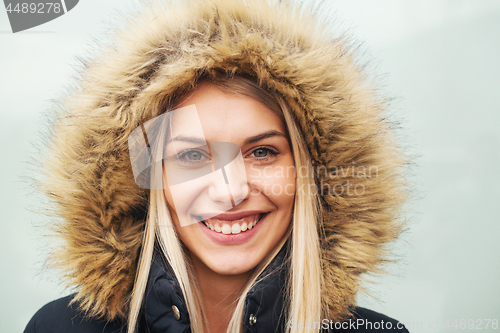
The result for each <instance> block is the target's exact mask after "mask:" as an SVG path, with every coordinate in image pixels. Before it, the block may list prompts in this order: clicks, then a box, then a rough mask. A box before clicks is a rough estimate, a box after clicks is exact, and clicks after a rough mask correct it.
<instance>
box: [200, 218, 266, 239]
mask: <svg viewBox="0 0 500 333" xmlns="http://www.w3.org/2000/svg"><path fill="white" fill-rule="evenodd" d="M259 217H260V215H257V217H256V220H255V221H253V222H248V223H247V222H246V221H245V220H243V219H241V220H239V221H240V223H241V222H242V223H241V224H240V223H238V222H236V221H238V220H236V221H234V222H233V223H231V224H228V223H224V222H222V220H215V221H214V220H212V221H210V220H208V221H205V225H206V226H207V228H209V229H210V230H212V231H215V232H218V233H223V234H224V235H230V234H233V235H235V234H239V233H240V232H243V231H246V230H251V229H252V228H253V227H255V225H256V224H257V222H259ZM210 222H215V223H214V224H212V223H210ZM221 223H222V227H221Z"/></svg>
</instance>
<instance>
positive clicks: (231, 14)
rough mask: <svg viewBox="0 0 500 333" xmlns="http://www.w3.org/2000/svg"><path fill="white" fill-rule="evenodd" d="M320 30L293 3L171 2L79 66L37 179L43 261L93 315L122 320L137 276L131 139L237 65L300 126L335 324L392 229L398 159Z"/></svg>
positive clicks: (342, 50)
mask: <svg viewBox="0 0 500 333" xmlns="http://www.w3.org/2000/svg"><path fill="white" fill-rule="evenodd" d="M327 25H328V24H327V22H324V21H322V20H320V19H318V15H317V13H316V14H315V13H314V10H312V11H308V10H305V9H300V8H299V7H297V6H294V5H292V4H291V2H290V1H274V0H186V1H183V2H181V1H175V2H174V1H169V2H167V3H166V4H162V5H153V6H152V7H151V8H149V9H147V10H145V11H144V12H143V14H141V15H140V16H138V17H137V18H135V19H133V20H131V21H130V22H129V28H128V30H126V31H122V32H120V33H119V34H118V39H117V42H116V44H115V45H114V46H113V47H109V48H107V49H106V50H104V51H103V52H102V53H101V55H100V56H99V57H97V58H96V59H95V60H94V61H91V62H89V63H87V64H85V69H84V71H83V74H82V77H81V80H80V82H79V88H78V89H77V90H76V91H75V92H74V93H73V94H72V95H71V96H70V97H69V98H67V99H66V100H65V101H64V102H63V106H64V111H63V112H61V113H60V114H59V116H58V119H57V121H56V122H55V125H54V128H53V133H52V141H51V143H50V147H49V149H50V153H49V157H48V158H47V160H46V161H45V163H44V170H45V178H44V181H43V183H42V185H43V189H44V190H45V191H46V193H47V194H48V195H49V196H50V198H51V199H52V201H53V202H54V207H53V211H54V212H55V213H56V214H57V216H58V217H59V218H60V219H59V223H58V224H57V229H56V230H57V232H58V234H59V235H60V236H61V237H62V238H63V240H64V244H63V246H62V247H61V248H60V251H57V252H55V253H54V255H53V257H52V258H53V263H54V264H55V265H56V266H58V267H60V268H62V269H63V270H64V272H65V278H66V280H67V282H68V284H69V285H72V286H74V287H76V288H77V290H78V295H77V298H76V299H78V300H79V302H80V304H81V308H82V309H83V310H85V311H86V312H87V313H88V314H89V315H90V316H93V317H105V318H108V319H113V318H117V317H120V316H124V315H126V313H125V311H126V309H127V302H128V300H129V296H130V292H131V290H132V287H133V283H134V278H135V271H136V263H137V258H138V254H139V249H140V246H141V242H142V239H143V230H144V221H145V216H146V210H147V202H148V190H145V189H142V188H140V187H138V186H137V185H136V183H135V182H134V176H133V172H132V169H131V163H130V157H129V151H128V144H127V140H128V137H129V134H130V133H131V132H132V131H133V130H134V129H135V128H136V127H138V126H140V124H142V123H144V122H146V121H147V120H149V119H151V118H153V117H155V116H158V115H159V114H161V113H162V112H164V110H165V108H166V107H168V106H169V105H170V104H171V103H173V101H176V100H177V99H178V98H179V96H182V95H183V94H184V93H185V92H186V91H188V90H190V89H191V88H192V87H193V86H194V85H195V84H196V82H197V80H198V79H199V78H200V77H202V76H204V77H210V76H221V75H222V76H230V75H234V74H242V75H249V76H252V77H256V78H257V81H258V82H259V84H260V85H261V86H262V87H264V88H265V89H269V90H272V91H275V92H276V93H277V94H279V95H280V96H282V97H283V99H284V101H285V102H286V103H287V104H288V105H289V107H290V109H291V111H292V113H293V115H294V117H295V120H296V122H297V124H298V125H299V128H300V131H301V133H302V135H303V137H304V139H305V142H306V143H307V146H308V149H309V154H310V156H311V159H312V164H313V166H314V167H315V171H317V172H316V179H317V185H318V188H319V189H320V190H321V189H323V193H322V195H321V204H322V225H320V228H319V230H320V232H321V234H322V236H321V248H322V256H323V258H322V259H323V260H322V263H323V272H324V280H325V284H326V287H325V290H324V291H323V293H322V294H323V300H324V302H325V303H326V304H328V305H329V308H330V309H332V315H331V316H330V317H331V318H332V319H334V318H340V317H341V316H342V315H344V314H345V312H346V311H348V310H347V309H348V307H349V305H352V304H353V303H354V300H355V294H356V292H357V291H358V289H359V281H360V274H362V273H368V272H374V271H376V270H377V267H378V265H379V264H381V263H382V262H383V261H384V255H385V248H384V244H385V243H387V242H389V241H391V240H393V239H395V238H396V237H397V235H398V233H399V231H400V225H399V224H398V223H397V221H396V217H397V213H398V208H399V206H400V205H401V203H402V202H403V199H404V191H403V185H404V184H403V182H402V177H401V174H400V171H399V170H400V167H401V165H402V163H403V161H402V159H401V157H400V156H401V155H400V153H399V151H398V150H397V149H396V147H395V144H394V142H393V136H392V131H391V126H390V123H388V122H387V121H386V120H385V118H384V117H383V115H382V112H383V111H384V107H385V104H384V102H383V100H381V99H380V98H378V97H377V96H376V95H375V94H374V92H373V90H372V87H371V86H370V85H369V84H368V83H367V82H366V81H365V79H364V73H363V72H362V70H361V68H360V67H359V66H358V65H357V64H356V62H355V60H354V54H353V53H352V51H353V50H352V49H351V47H350V45H349V43H348V41H346V40H344V39H342V38H337V37H334V36H331V35H330V34H331V31H330V30H327V29H326V28H325V27H326V26H327ZM325 171H326V172H325Z"/></svg>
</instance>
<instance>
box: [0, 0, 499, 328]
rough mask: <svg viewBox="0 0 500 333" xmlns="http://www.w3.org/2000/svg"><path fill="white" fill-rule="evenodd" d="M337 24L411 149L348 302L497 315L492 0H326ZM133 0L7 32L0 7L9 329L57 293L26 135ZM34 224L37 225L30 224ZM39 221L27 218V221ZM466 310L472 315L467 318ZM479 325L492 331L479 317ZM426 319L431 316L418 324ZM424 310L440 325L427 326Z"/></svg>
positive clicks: (407, 315)
mask: <svg viewBox="0 0 500 333" xmlns="http://www.w3.org/2000/svg"><path fill="white" fill-rule="evenodd" d="M329 4H330V5H331V6H332V8H334V9H335V11H336V13H337V21H336V22H337V24H339V25H340V26H341V27H342V28H343V29H349V31H350V33H351V34H354V35H355V36H356V38H357V40H358V41H364V42H365V43H364V44H363V46H362V48H363V49H364V50H365V51H366V52H365V56H364V59H365V60H367V61H370V63H371V67H372V70H373V72H374V73H375V75H377V77H378V80H379V82H380V84H381V85H380V87H381V91H382V93H384V94H385V95H388V96H392V97H395V99H394V101H393V102H392V109H391V112H392V114H393V116H394V118H393V119H396V120H399V121H401V127H402V130H401V131H400V134H401V136H402V142H403V143H404V145H405V146H406V147H407V152H408V153H409V154H412V155H414V156H417V157H416V158H415V160H414V163H415V165H414V166H413V167H412V174H411V175H410V177H409V180H410V181H411V182H412V184H413V185H414V194H413V198H414V199H413V200H412V201H411V202H410V203H409V204H408V207H407V208H408V210H407V211H408V213H407V218H408V220H409V230H408V231H407V232H406V233H405V234H404V235H403V236H402V238H401V240H400V241H399V242H398V243H397V244H396V245H395V247H394V250H395V253H396V255H397V257H398V258H400V264H399V265H396V266H391V267H389V270H390V272H391V273H392V275H388V276H387V275H386V276H383V277H381V278H377V279H376V280H377V281H378V283H377V284H375V285H371V286H369V290H370V291H371V294H372V296H374V297H371V296H363V295H361V296H360V297H359V300H360V304H361V305H364V306H367V307H370V308H372V309H374V310H377V311H379V312H383V313H386V314H388V315H390V316H392V317H394V318H397V319H399V320H400V321H402V322H404V323H406V324H407V326H408V328H409V329H410V331H411V332H424V331H425V332H427V331H428V332H450V331H470V330H468V329H466V330H460V329H458V330H455V329H446V328H444V324H445V323H446V320H448V319H449V320H451V322H450V324H451V323H452V322H453V320H455V319H458V320H460V319H466V320H468V319H473V320H478V319H483V320H484V319H500V288H499V287H498V286H497V283H496V281H497V280H498V276H499V275H500V260H499V250H500V242H498V239H499V233H500V224H499V223H498V222H499V217H498V215H499V213H500V209H499V207H500V200H499V199H500V195H499V193H500V191H499V187H500V186H499V185H500V181H499V177H498V170H499V165H500V130H499V125H500V114H499V105H500V93H499V92H500V61H499V59H500V1H487V0H482V1H477V0H468V1H459V0H426V1H422V0H418V1H416V0H414V1H401V0H393V1H388V0H386V1H373V0H364V1H361V0H350V1H330V2H329ZM135 5H136V2H134V1H123V0H121V1H118V0H113V1H97V0H86V1H81V2H80V3H79V4H78V5H77V6H76V7H75V8H74V9H73V10H72V11H71V12H68V13H67V14H65V15H63V16H62V17H60V18H58V19H56V20H54V21H51V22H48V23H46V24H44V25H41V26H39V27H35V28H33V29H30V30H28V31H26V32H22V33H18V34H12V33H11V32H10V26H9V23H8V19H7V14H6V12H5V10H4V9H3V8H2V9H0V48H1V52H0V156H1V164H0V175H1V177H0V213H1V220H2V233H1V234H0V237H1V242H0V246H1V249H0V250H1V252H0V253H1V256H0V261H1V262H0V267H1V275H0V288H1V295H2V301H1V304H0V332H19V331H22V330H23V329H24V326H25V325H26V323H27V322H28V320H29V319H30V317H31V316H32V315H33V314H34V312H35V311H36V310H37V309H38V308H40V307H41V306H42V305H43V304H45V303H46V302H48V301H50V300H52V299H55V298H57V297H60V296H63V295H66V294H68V293H69V292H70V291H68V290H64V289H63V288H62V287H61V286H59V285H58V275H57V273H56V272H53V271H50V270H49V271H47V270H45V269H44V268H43V260H44V258H45V255H46V247H47V246H48V245H49V244H50V243H52V242H53V240H50V239H47V238H46V237H43V234H44V233H47V229H46V228H44V227H43V225H44V223H47V222H48V221H47V220H46V218H44V217H43V216H42V215H41V214H39V213H37V212H36V210H39V209H40V208H41V205H40V202H41V197H40V196H39V195H38V194H37V193H36V192H33V189H32V188H31V187H30V183H29V177H32V176H33V175H34V173H33V171H32V169H34V168H36V159H35V160H33V158H35V157H36V156H37V155H36V154H37V152H36V149H35V148H34V146H33V144H37V143H39V142H40V140H41V138H42V137H43V136H42V135H41V134H40V132H41V131H43V130H44V129H46V128H47V123H48V121H47V118H46V116H45V115H44V114H45V113H46V112H47V110H49V109H50V108H51V107H52V104H51V103H52V102H51V100H54V99H58V98H60V97H61V96H62V95H63V93H64V91H65V89H66V87H67V86H68V85H70V84H72V83H73V82H74V80H73V76H74V75H75V73H76V71H75V66H77V64H78V62H77V61H76V57H77V56H81V55H85V54H87V53H88V50H89V47H90V45H93V38H94V37H96V36H97V37H99V39H106V38H108V36H109V34H110V30H109V28H108V27H109V23H110V22H114V21H115V19H116V17H117V13H118V12H127V11H128V10H129V9H130V8H133V7H134V6H135ZM40 225H41V226H40ZM37 226H38V227H37ZM476 323H477V322H476ZM484 323H485V322H484V321H483V326H482V327H483V330H482V331H483V332H499V331H500V328H499V329H497V330H492V329H489V330H484ZM429 324H432V325H431V327H429ZM436 324H437V326H438V327H436Z"/></svg>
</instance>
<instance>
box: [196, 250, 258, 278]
mask: <svg viewBox="0 0 500 333" xmlns="http://www.w3.org/2000/svg"><path fill="white" fill-rule="evenodd" d="M202 260H203V259H202ZM260 261H261V260H258V258H249V257H248V256H245V255H243V256H242V255H236V254H233V255H228V254H223V255H220V256H212V257H211V258H210V260H208V261H204V263H205V265H206V266H207V267H208V268H209V269H210V270H212V271H213V272H215V273H217V274H220V275H239V274H244V273H247V272H249V271H250V270H252V269H254V268H255V267H256V266H257V265H258V264H259V262H260Z"/></svg>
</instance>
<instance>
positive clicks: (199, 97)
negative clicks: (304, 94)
mask: <svg viewBox="0 0 500 333" xmlns="http://www.w3.org/2000/svg"><path fill="white" fill-rule="evenodd" d="M189 105H194V106H195V107H196V110H197V114H198V118H199V122H198V121H193V117H192V116H193V113H190V112H184V113H183V112H179V113H178V114H176V115H175V117H174V118H173V119H172V121H171V124H170V129H169V136H168V139H167V144H166V146H165V147H166V148H165V155H166V156H174V157H175V158H176V160H177V162H179V161H180V162H181V167H182V168H185V169H187V170H194V169H201V168H203V167H204V166H209V167H210V165H211V169H209V170H210V171H211V172H209V173H208V174H207V173H205V174H204V175H203V176H202V177H199V178H197V179H196V180H194V181H192V182H186V183H184V184H178V183H179V181H178V178H176V177H175V175H176V174H179V173H176V172H175V170H174V172H171V170H170V169H169V166H168V163H169V162H168V160H167V159H165V161H164V176H165V177H164V178H165V183H166V186H165V190H164V194H165V198H166V200H167V204H168V206H169V209H170V211H171V214H172V219H173V223H174V226H175V228H176V231H177V233H178V235H179V237H180V239H181V241H182V242H183V243H184V244H185V246H186V247H187V249H188V250H189V252H190V254H191V256H192V258H193V261H194V262H195V264H201V265H204V266H206V267H208V268H209V269H210V270H212V271H214V272H216V273H218V274H223V275H237V274H243V273H246V272H248V271H249V270H251V269H252V268H254V267H255V266H257V264H259V262H261V261H262V260H263V258H264V257H265V256H266V255H267V254H268V253H269V252H270V251H271V250H272V249H273V248H274V247H275V246H276V244H277V243H278V242H279V241H280V239H281V238H282V237H283V235H284V234H285V232H286V230H287V228H288V226H289V224H290V221H291V218H292V209H293V205H294V198H295V173H294V161H293V155H292V151H291V149H290V145H289V142H288V139H287V135H286V131H285V127H284V124H283V122H282V121H281V119H280V118H279V117H278V116H277V115H276V114H275V113H273V112H272V111H271V110H270V109H269V108H267V107H266V106H264V105H263V104H262V103H260V102H258V101H257V100H255V99H253V98H251V97H247V96H239V95H235V94H228V93H225V92H223V91H222V90H220V89H219V88H218V87H217V86H215V85H211V84H202V85H200V86H199V87H198V88H197V89H196V90H194V91H193V92H192V93H191V94H189V95H188V96H186V97H185V98H184V99H183V100H182V101H181V103H180V104H179V107H184V106H189ZM200 124H201V128H202V133H201V134H202V136H204V138H201V139H202V140H203V139H204V140H205V141H206V142H207V144H206V145H203V144H200V142H199V139H200V138H194V136H196V135H194V134H193V133H198V134H200V130H197V128H199V125H200ZM196 141H198V142H196ZM220 143H223V144H222V145H221V144H220ZM225 145H226V146H225ZM225 147H227V149H225ZM234 147H236V150H234ZM238 148H239V150H238ZM240 150H241V155H239V156H236V155H237V154H238V153H239V152H240ZM235 151H236V153H235ZM226 153H227V154H228V155H230V157H231V159H233V158H234V159H233V162H234V163H235V164H234V165H233V166H232V167H228V166H227V165H226V168H220V163H219V166H218V167H217V166H215V168H214V162H213V160H214V158H219V160H220V159H221V156H220V155H224V154H226ZM235 156H236V158H235ZM222 160H224V158H223V157H222ZM238 161H239V162H240V163H239V164H238V163H237V162H238ZM226 162H227V158H226ZM222 165H224V163H223V164H222ZM238 165H239V166H240V168H238ZM217 168H219V170H217ZM221 169H225V170H223V171H224V172H222V170H221ZM169 170H170V171H169ZM238 170H239V171H238ZM221 175H223V177H222V176H221ZM200 179H203V180H204V181H199V180H200ZM221 179H222V180H221ZM173 183H176V184H177V185H176V187H175V190H174V186H172V188H170V187H169V184H173ZM186 184H189V186H186ZM179 188H181V190H179ZM186 221H188V223H186Z"/></svg>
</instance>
